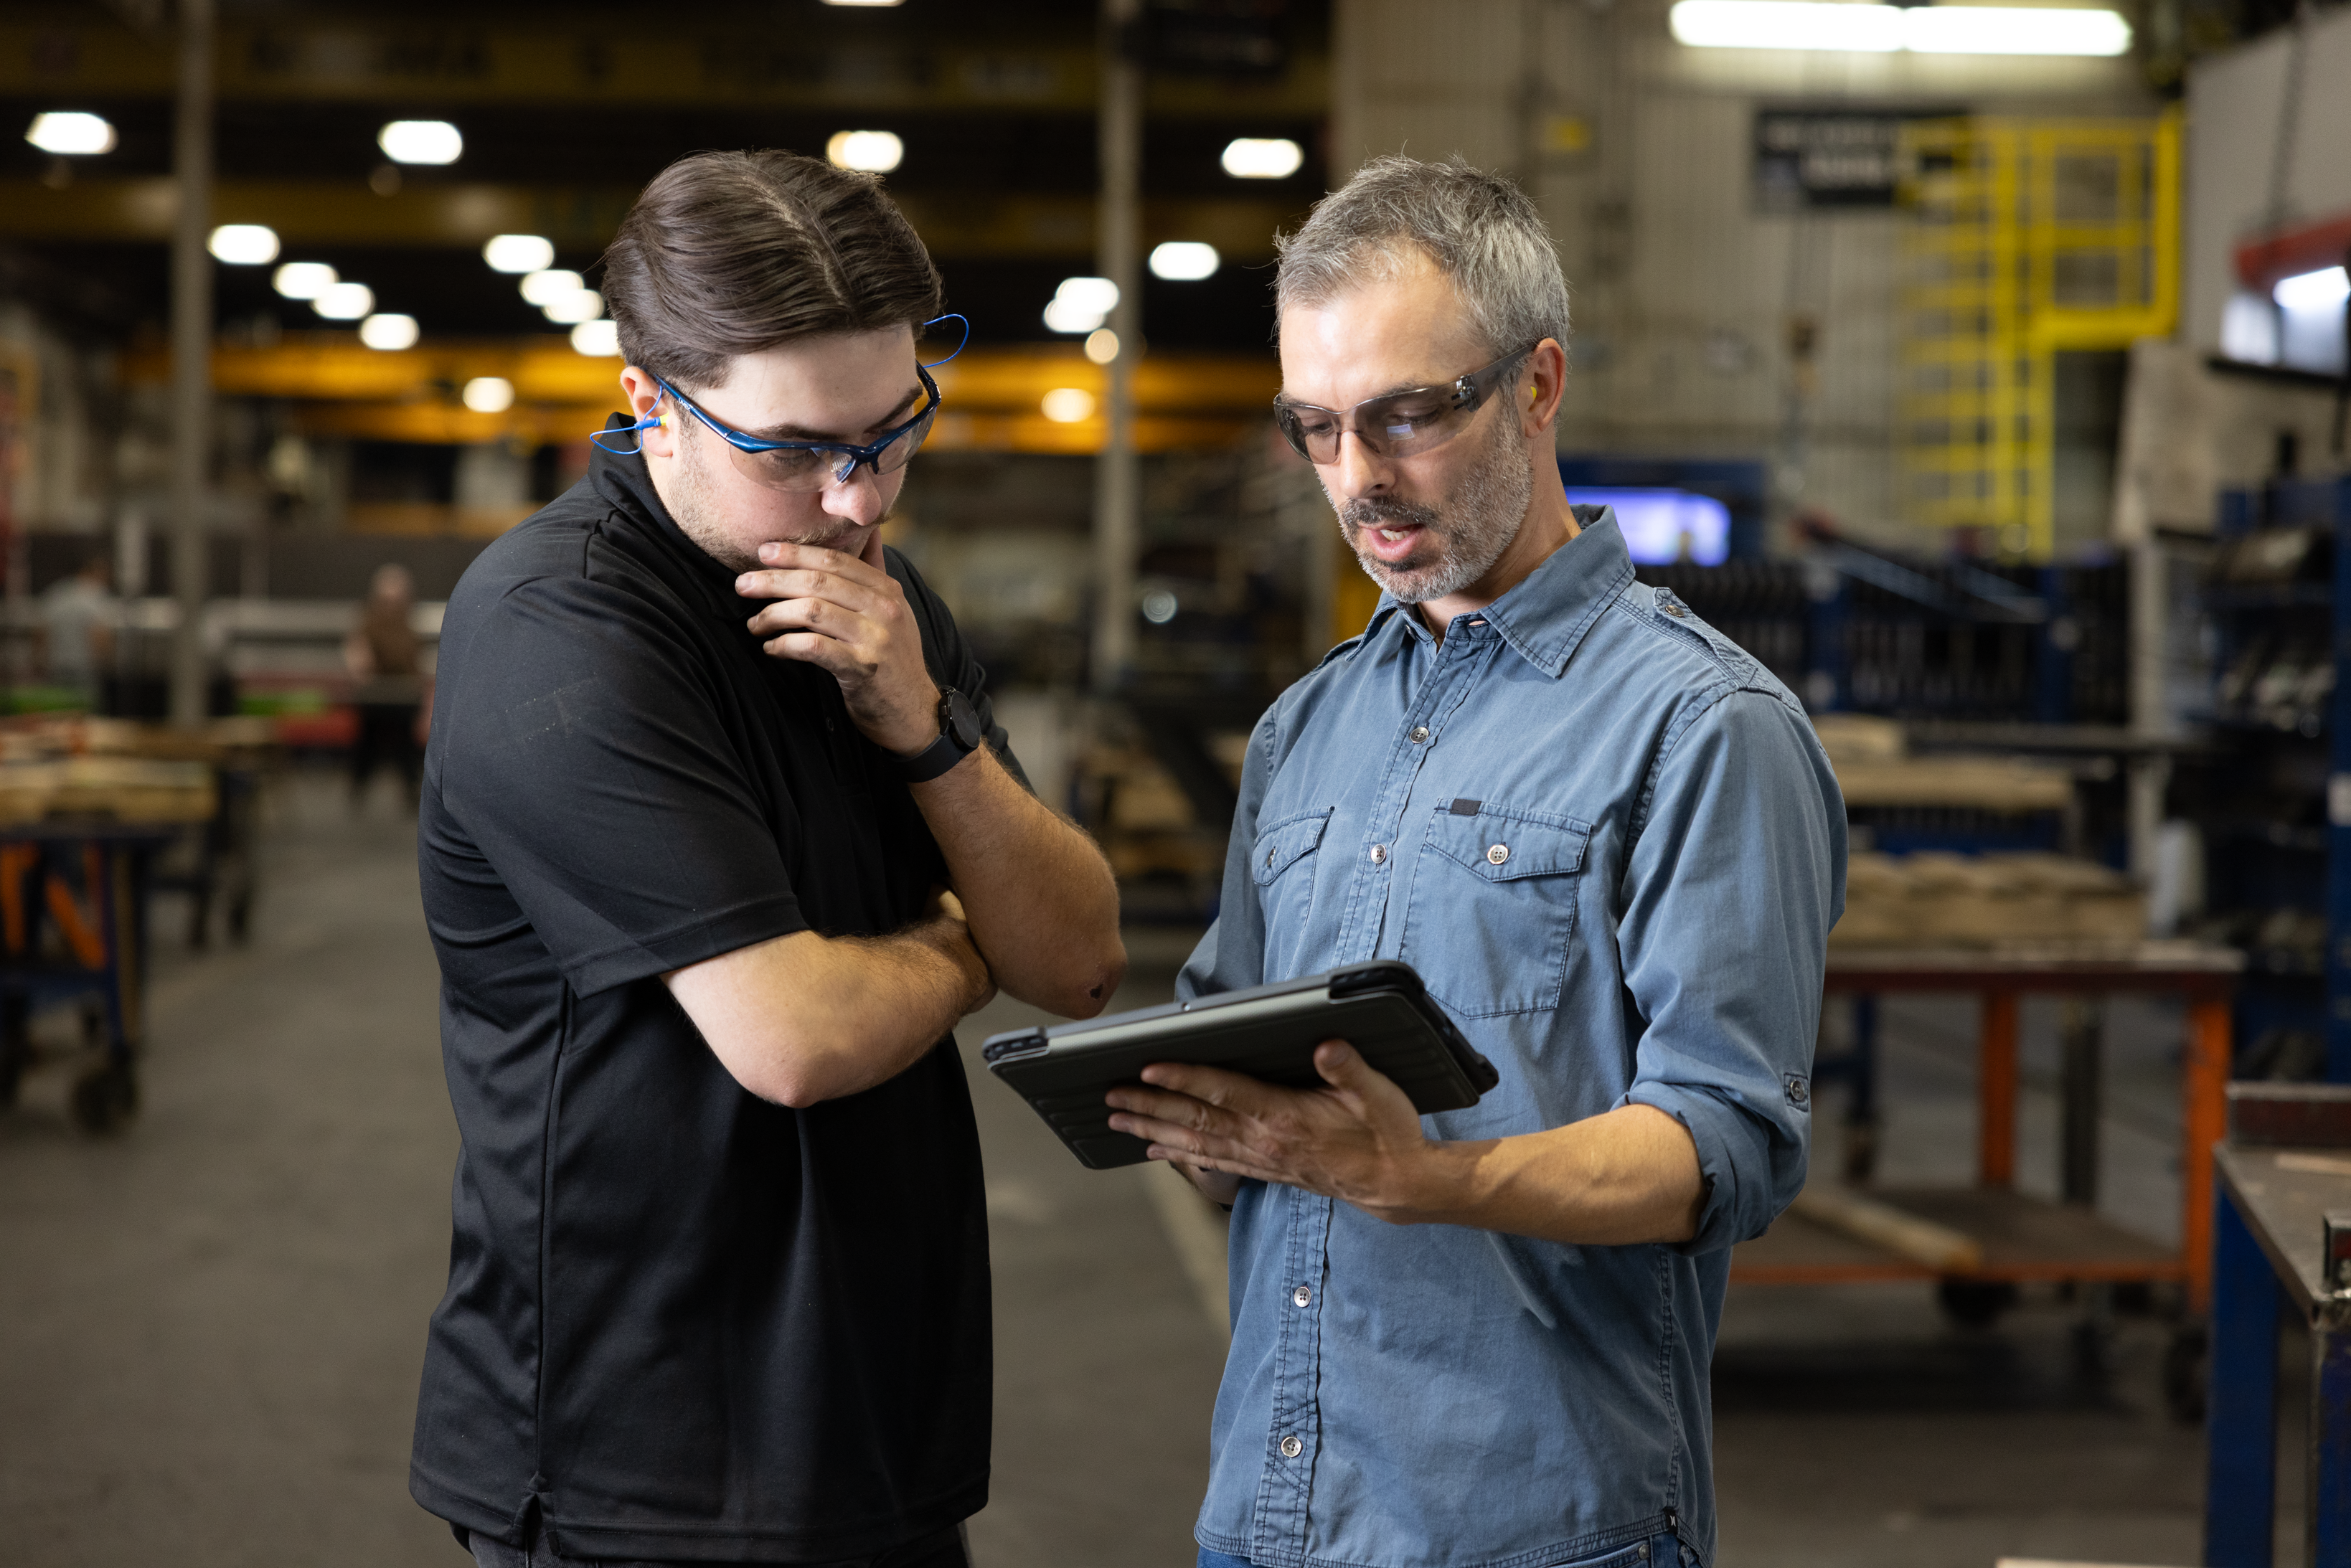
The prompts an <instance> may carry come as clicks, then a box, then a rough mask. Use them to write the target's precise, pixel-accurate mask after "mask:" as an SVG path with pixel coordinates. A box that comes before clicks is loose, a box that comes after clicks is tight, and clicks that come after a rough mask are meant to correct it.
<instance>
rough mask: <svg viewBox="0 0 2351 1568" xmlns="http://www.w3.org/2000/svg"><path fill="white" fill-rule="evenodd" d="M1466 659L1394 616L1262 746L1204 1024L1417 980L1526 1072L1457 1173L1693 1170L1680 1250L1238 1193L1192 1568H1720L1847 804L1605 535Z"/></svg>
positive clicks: (1822, 769)
mask: <svg viewBox="0 0 2351 1568" xmlns="http://www.w3.org/2000/svg"><path fill="white" fill-rule="evenodd" d="M1576 513H1577V518H1578V521H1579V522H1580V523H1582V525H1583V532H1582V533H1581V534H1579V535H1578V536H1577V537H1576V538H1574V539H1573V540H1572V541H1571V542H1569V543H1568V544H1567V545H1566V546H1565V547H1563V548H1562V549H1560V550H1558V551H1557V552H1556V553H1554V554H1553V555H1552V557H1551V558H1550V559H1548V560H1546V561H1545V562H1544V563H1543V564H1542V565H1541V567H1539V568H1538V569H1536V570H1535V571H1534V573H1533V574H1532V575H1531V576H1530V577H1529V578H1527V580H1525V581H1523V582H1521V583H1520V584H1519V585H1518V586H1517V587H1515V588H1513V589H1512V590H1510V592H1508V593H1506V594H1504V595H1503V596H1502V597H1501V598H1499V599H1498V600H1496V601H1494V602H1493V603H1492V604H1491V605H1489V606H1488V607H1487V608H1486V609H1485V610H1483V611H1480V612H1473V613H1471V614H1468V615H1463V616H1460V617H1458V618H1457V619H1456V620H1455V621H1454V622H1453V623H1452V627H1451V630H1450V631H1449V632H1447V634H1446V637H1445V639H1444V641H1443V642H1442V643H1438V642H1437V640H1436V639H1434V638H1433V637H1431V636H1430V635H1429V632H1428V631H1427V629H1426V627H1425V626H1423V625H1422V623H1421V622H1420V620H1419V618H1418V617H1417V616H1416V615H1415V614H1414V613H1412V612H1410V611H1408V610H1406V609H1405V607H1403V606H1401V605H1399V604H1398V603H1396V602H1395V601H1394V600H1392V599H1387V598H1383V599H1382V600H1381V601H1380V605H1379V608H1378V610H1377V611H1376V612H1374V614H1373V616H1372V620H1371V623H1370V625H1369V626H1368V627H1367V628H1366V629H1365V630H1364V633H1363V635H1362V636H1360V637H1358V638H1356V639H1354V640H1353V641H1352V642H1350V643H1342V644H1341V645H1340V646H1339V647H1338V648H1336V649H1334V650H1333V651H1332V653H1331V654H1330V655H1329V656H1328V657H1327V658H1325V659H1324V660H1323V662H1322V664H1320V665H1319V666H1318V667H1317V668H1316V669H1315V670H1314V671H1313V672H1312V673H1311V674H1309V675H1307V676H1306V677H1305V678H1304V679H1303V680H1301V681H1300V682H1299V683H1298V684H1297V685H1294V686H1292V687H1290V690H1289V691H1287V692H1285V693H1283V694H1282V695H1281V697H1280V700H1279V701H1277V702H1276V703H1275V704H1274V706H1273V707H1272V708H1271V709H1270V711H1269V712H1268V713H1267V714H1266V716H1264V718H1263V719H1262V720H1260V721H1259V724H1258V727H1257V729H1256V731H1255V732H1254V734H1253V735H1252V736H1251V737H1250V740H1249V755H1248V761H1247V763H1246V766H1245V768H1244V769H1243V772H1242V779H1241V799H1240V808H1239V811H1238V815H1237V816H1236V818H1235V820H1234V823H1233V837H1232V848H1231V852H1230V854H1229V856H1228V860H1227V862H1226V869H1225V883H1224V901H1223V904H1222V905H1221V909H1220V913H1219V918H1218V919H1217V923H1216V924H1215V925H1213V926H1211V927H1210V928H1209V931H1208V933H1207V936H1206V937H1205V938H1204V939H1203V940H1202V942H1201V944H1200V946H1199V948H1198V949H1197V950H1196V952H1195V953H1194V954H1193V955H1192V957H1191V959H1190V961H1189V962H1188V963H1187V964H1186V966H1185V968H1184V971H1183V974H1182V975H1181V977H1179V979H1178V981H1177V986H1176V990H1177V994H1178V995H1179V996H1183V997H1186V998H1189V997H1195V996H1204V995H1208V994H1211V993H1215V992H1218V991H1225V990H1231V989H1236V988H1240V987H1243V986H1253V985H1259V984H1261V983H1266V982H1270V981H1275V980H1281V979H1288V978H1292V977H1297V976H1301V975H1311V974H1314V973H1316V972H1318V971H1321V970H1323V969H1328V968H1332V967H1335V966H1338V965H1342V964H1352V963H1358V962H1362V961H1364V960H1366V959H1371V958H1402V959H1404V960H1405V962H1407V963H1409V964H1411V965H1412V966H1413V967H1414V968H1416V969H1417V970H1418V971H1419V972H1420V974H1421V976H1422V977H1423V978H1424V980H1425V981H1426V984H1427V987H1428V989H1429V991H1430V992H1431V994H1433V995H1434V996H1435V997H1436V998H1437V1000H1439V1001H1440V1002H1442V1003H1443V1004H1444V1006H1445V1008H1446V1010H1447V1012H1449V1013H1450V1014H1451V1015H1452V1016H1453V1017H1454V1019H1456V1020H1458V1023H1459V1024H1460V1026H1461V1029H1462V1030H1463V1032H1464V1033H1465V1034H1467V1035H1468V1038H1469V1040H1470V1041H1471V1042H1472V1043H1473V1044H1474V1045H1476V1046H1477V1048H1478V1049H1479V1051H1483V1052H1484V1053H1485V1054H1486V1055H1487V1056H1488V1057H1489V1059H1491V1060H1492V1061H1493V1063H1494V1065H1495V1066H1496V1067H1497V1068H1499V1070H1500V1072H1501V1083H1500V1086H1499V1087H1498V1088H1496V1089H1494V1090H1493V1091H1491V1092H1489V1093H1488V1094H1487V1095H1486V1096H1485V1097H1484V1098H1483V1099H1482V1100H1481V1101H1480V1102H1479V1103H1478V1104H1477V1105H1475V1106H1473V1107H1471V1108H1470V1109H1468V1110H1466V1111H1452V1112H1446V1113H1440V1114H1436V1115H1431V1116H1426V1117H1424V1118H1423V1119H1422V1125H1423V1127H1424V1128H1425V1129H1426V1132H1427V1134H1428V1135H1429V1136H1431V1137H1434V1138H1446V1139H1465V1138H1489V1137H1500V1136H1508V1135H1510V1134H1520V1133H1534V1132H1540V1131H1542V1130H1544V1129H1547V1128H1552V1127H1558V1126H1562V1125H1564V1124H1567V1123H1570V1122H1576V1121H1581V1120H1583V1118H1585V1117H1587V1116H1595V1115H1598V1114H1600V1113H1603V1112H1605V1111H1608V1110H1610V1109H1612V1108H1614V1107H1615V1106H1619V1105H1624V1104H1628V1103H1639V1104H1645V1105H1653V1106H1656V1108H1657V1109H1658V1110H1661V1111H1663V1112H1665V1113H1667V1114H1669V1115H1671V1116H1673V1117H1674V1118H1675V1119H1676V1120H1677V1121H1679V1122H1680V1123H1681V1124H1682V1125H1683V1126H1684V1127H1686V1128H1687V1129H1688V1130H1689V1134H1690V1137H1691V1138H1692V1140H1693V1141H1694V1142H1695V1143H1696V1145H1697V1146H1698V1166H1699V1169H1700V1170H1701V1171H1702V1172H1703V1174H1704V1176H1705V1182H1706V1197H1705V1201H1704V1205H1703V1208H1702V1210H1701V1212H1700V1216H1699V1218H1698V1234H1697V1237H1696V1238H1695V1239H1693V1240H1691V1241H1688V1242H1686V1243H1683V1244H1681V1245H1678V1246H1666V1245H1654V1246H1626V1247H1572V1246H1565V1245H1562V1244H1558V1243H1554V1242H1550V1241H1541V1240H1535V1239H1529V1238H1526V1237H1520V1236H1505V1235H1501V1234H1499V1233H1495V1232H1490V1231H1483V1230H1473V1229H1468V1228H1461V1227H1458V1226H1448V1225H1422V1226H1411V1227H1396V1226H1390V1225H1388V1224H1385V1223H1384V1222H1383V1221H1380V1220H1377V1219H1374V1218H1371V1217H1369V1216H1368V1215H1365V1214H1364V1213H1363V1212H1362V1211H1361V1210H1359V1209H1355V1208H1353V1207H1349V1206H1347V1205H1346V1204H1343V1203H1334V1202H1333V1201H1332V1200H1331V1199H1329V1198H1324V1197H1314V1196H1313V1195H1311V1194H1310V1193H1307V1192H1304V1191H1302V1190H1301V1189H1299V1188H1296V1187H1291V1186H1270V1185H1267V1184H1265V1183H1261V1182H1255V1181H1245V1182H1243V1183H1242V1184H1241V1189H1240V1194H1239V1197H1238V1201H1237V1202H1236V1203H1235V1205H1234V1208H1233V1228H1232V1243H1231V1260H1232V1270H1231V1278H1232V1294H1231V1311H1232V1319H1233V1343H1232V1352H1231V1355H1230V1357H1229V1359H1228V1361H1227V1363H1226V1365H1225V1375H1224V1382H1223V1385H1222V1387H1221V1388H1220V1389H1219V1391H1218V1393H1217V1406H1216V1415H1215V1417H1214V1425H1213V1431H1212V1434H1211V1438H1210V1450H1211V1458H1210V1477H1209V1482H1208V1493H1207V1501H1206V1502H1205V1503H1204V1504H1203V1505H1202V1508H1201V1511H1200V1519H1199V1525H1198V1529H1197V1531H1196V1534H1197V1538H1198V1540H1199V1542H1200V1543H1201V1544H1202V1545H1203V1546H1206V1547H1207V1548H1209V1549H1210V1550H1212V1551H1216V1552H1228V1553H1230V1554H1232V1555H1234V1556H1238V1557H1243V1558H1246V1559H1248V1560H1249V1562H1251V1563H1257V1564H1259V1565H1260V1568H1438V1565H1442V1568H1539V1565H1548V1564H1553V1563H1573V1562H1576V1561H1578V1560H1580V1559H1583V1558H1586V1557H1590V1556H1593V1555H1596V1554H1600V1553H1604V1552H1609V1551H1611V1550H1612V1549H1615V1548H1619V1547H1623V1548H1625V1549H1626V1550H1630V1544H1629V1543H1632V1542H1639V1541H1642V1540H1645V1539H1647V1538H1650V1537H1652V1536H1655V1535H1656V1534H1659V1533H1661V1532H1667V1533H1672V1534H1675V1535H1677V1536H1678V1538H1679V1539H1680V1540H1681V1541H1682V1542H1684V1543H1685V1544H1686V1546H1687V1548H1689V1549H1690V1551H1691V1552H1692V1553H1693V1554H1694V1555H1695V1556H1696V1557H1697V1558H1698V1560H1699V1561H1701V1562H1707V1561H1711V1559H1712V1557H1713V1553H1714V1535H1715V1528H1714V1486H1713V1474H1712V1468H1711V1443H1710V1434H1711V1426H1712V1417H1711V1400H1710V1397H1709V1391H1708V1364H1709V1362H1710V1361H1711V1359H1712V1356H1713V1352H1714V1337H1715V1331H1716V1325H1717V1323H1718V1322H1719V1318H1720V1313H1721V1308H1722V1298H1723V1291H1724V1287H1725V1284H1726V1282H1727V1281H1728V1279H1729V1270H1730V1250H1729V1249H1730V1247H1731V1245H1732V1244H1733V1243H1734V1242H1737V1241H1740V1240H1743V1239H1748V1238H1750V1237H1753V1236H1757V1235H1760V1234H1761V1232H1762V1230H1763V1229H1764V1228H1765V1227H1766V1226H1768V1225H1769V1224H1770V1223H1771V1220H1772V1218H1774V1217H1775V1216H1777V1215H1778V1214H1779V1213H1780V1211H1781V1210H1782V1208H1783V1207H1786V1206H1787V1204H1788V1203H1789V1201H1790V1200H1791V1199H1792V1198H1793V1197H1795V1195H1796V1193H1797V1191H1798V1189H1799V1188H1801V1187H1802V1185H1803V1179H1804V1163H1805V1155H1806V1150H1807V1146H1808V1144H1809V1141H1810V1137H1811V1118H1810V1115H1809V1113H1810V1110H1811V1094H1810V1089H1809V1074H1810V1072H1811V1070H1812V1054H1813V1030H1814V1027H1815V1025H1816V1024H1817V1022H1818V1020H1819V1015H1820V1004H1821V980H1822V969H1823V962H1824V956H1825V949H1826V944H1827V940H1828V933H1829V927H1830V926H1831V925H1834V923H1835V921H1836V918H1837V916H1838V915H1839V914H1840V913H1841V912H1842V909H1843V905H1844V868H1845V823H1844V799H1843V797H1842V796H1841V795H1840V794H1839V793H1838V790H1837V786H1836V779H1835V777H1834V774H1832V773H1831V771H1830V769H1829V763H1828V758H1827V757H1826V756H1825V755H1824V754H1823V752H1822V750H1821V747H1820V744H1819V742H1818V740H1817V739H1816V738H1815V737H1814V736H1813V729H1812V726H1811V725H1810V724H1809V723H1808V722H1807V721H1806V719H1805V716H1804V712H1803V709H1802V706H1800V705H1799V704H1798V703H1797V701H1796V699H1795V698H1794V697H1793V696H1792V695H1790V694H1789V692H1788V690H1787V688H1786V687H1784V686H1782V685H1781V684H1780V683H1779V682H1778V681H1777V680H1775V679H1773V678H1772V676H1771V674H1769V673H1768V672H1766V671H1765V670H1763V669H1762V668H1761V666H1759V665H1758V664H1756V663H1755V661H1754V660H1753V659H1751V658H1750V657H1748V655H1747V654H1746V653H1742V652H1741V651H1740V649H1739V648H1738V646H1737V645H1736V644H1734V643H1731V642H1729V640H1728V639H1727V638H1725V637H1723V636H1722V635H1721V634H1720V633H1719V632H1715V631H1714V630H1712V629H1711V628H1709V627H1708V626H1707V625H1706V624H1705V623H1704V622H1700V621H1699V620H1698V618H1697V617H1696V616H1695V615H1693V614H1691V613H1690V612H1689V610H1688V608H1687V606H1686V605H1684V604H1682V603H1681V602H1680V601H1678V600H1677V599H1675V598H1674V597H1673V596H1672V595H1671V594H1670V593H1668V592H1666V591H1662V590H1653V589H1651V588H1648V587H1646V586H1644V585H1642V584H1641V583H1639V582H1637V581H1635V579H1634V575H1633V566H1632V561H1631V559H1629V558H1628V557H1627V555H1626V554H1625V541H1624V538H1623V536H1622V534H1621V533H1620V532H1619V531H1618V529H1617V527H1616V521H1615V518H1614V515H1613V514H1611V513H1609V512H1608V511H1606V510H1605V509H1604V508H1595V507H1577V508H1576Z"/></svg>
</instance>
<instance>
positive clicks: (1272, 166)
mask: <svg viewBox="0 0 2351 1568" xmlns="http://www.w3.org/2000/svg"><path fill="white" fill-rule="evenodd" d="M1218 162H1222V163H1223V164H1224V166H1225V172H1226V173H1228V174H1230V175H1231V176H1232V177H1233V178H1234V179H1236V180H1287V179H1289V178H1290V176H1291V175H1292V174H1295V173H1297V172H1298V170H1299V166H1300V165H1301V164H1302V163H1304V162H1306V152H1305V149H1303V148H1301V147H1300V146H1299V145H1298V143H1297V142H1295V141H1291V140H1290V138H1289V137H1287V136H1236V137H1235V138H1233V139H1232V140H1231V141H1228V142H1226V143H1225V153H1224V156H1223V158H1221V159H1220V160H1218Z"/></svg>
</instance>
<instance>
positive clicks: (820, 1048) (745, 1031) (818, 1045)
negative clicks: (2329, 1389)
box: [662, 918, 988, 1108]
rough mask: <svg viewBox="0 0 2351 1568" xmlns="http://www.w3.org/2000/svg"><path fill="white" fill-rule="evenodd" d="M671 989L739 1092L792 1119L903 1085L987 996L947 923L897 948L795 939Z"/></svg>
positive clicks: (899, 940) (691, 971)
mask: <svg viewBox="0 0 2351 1568" xmlns="http://www.w3.org/2000/svg"><path fill="white" fill-rule="evenodd" d="M958 945H959V946H961V947H962V949H963V953H962V954H961V955H958V954H957V952H956V947H957V946H958ZM662 978H663V979H664V981H666V982H667V983H668V985H669V988H670V991H671V993H672V994H673V995H674V996H675V997H676V998H677V1000H678V1004H679V1005H680V1006H681V1007H683V1008H684V1009H685V1012H686V1016H687V1017H689V1018H691V1019H693V1020H694V1023H695V1028H697V1029H698V1030H701V1031H702V1037H703V1039H704V1040H707V1041H708V1042H709V1044H710V1049H711V1051H713V1052H714V1053H715V1054H716V1056H717V1057H718V1060H719V1061H720V1062H721V1063H722V1064H723V1065H724V1066H725V1067H726V1070H727V1071H729V1072H731V1073H733V1074H734V1076H735V1079H736V1081H737V1082H739V1083H741V1084H742V1085H743V1087H744V1088H746V1089H747V1090H749V1091H750V1092H752V1093H754V1094H757V1095H758V1096H759V1097H760V1098H761V1099H763V1100H772V1101H775V1102H776V1103H779V1104H784V1105H790V1106H793V1107H795V1108H799V1107H806V1106H809V1105H813V1104H816V1103H819V1102H820V1101H825V1100H837V1099H840V1098H841V1097H842V1096H843V1095H847V1094H854V1093H857V1092H860V1091H861V1090H865V1089H871V1088H872V1087H873V1086H874V1085H875V1084H877V1083H883V1082H888V1081H889V1080H890V1079H892V1078H894V1077H896V1076H897V1075H898V1074H899V1073H901V1072H904V1071H905V1070H906V1069H907V1068H909V1067H911V1066H913V1065H914V1063H915V1062H916V1061H920V1060H921V1059H922V1058H923V1057H924V1056H925V1055H926V1054H928V1053H929V1051H930V1050H931V1049H932V1047H934V1046H935V1045H936V1044H937V1043H938V1041H939V1040H940V1039H941V1038H942V1037H943V1036H945V1035H946V1033H947V1032H948V1031H949V1030H952V1029H954V1027H955V1025H956V1020H957V1019H960V1018H962V1017H963V1015H964V1014H965V1013H966V1012H967V1011H969V1010H970V1009H972V1008H974V1007H977V1006H978V1005H979V1004H980V1003H981V1002H982V1001H985V1000H986V998H987V989H988V988H987V972H986V970H985V969H984V968H983V967H980V965H979V961H978V956H977V953H975V952H973V951H972V948H971V944H970V943H969V942H968V941H967V940H966V939H965V937H964V936H962V935H961V933H960V930H959V929H958V925H957V923H956V922H954V921H952V920H946V919H941V918H933V919H930V920H925V921H923V922H921V923H919V924H917V925H913V926H909V927H908V928H907V929H906V930H904V931H902V932H899V933H897V934H895V935H893V936H878V937H824V936H818V935H817V934H816V933H815V932H812V931H802V932H797V933H795V934H793V935H792V936H778V937H777V938H775V939H774V940H773V941H768V942H762V943H758V944H757V945H756V946H750V947H745V948H742V949H739V950H738V951H736V952H733V953H727V954H724V955H722V956H718V957H716V958H712V959H709V960H706V961H705V962H703V963H700V964H695V965H692V966H690V967H686V968H684V969H677V970H673V971H672V972H671V973H669V974H667V975H664V976H663V977H662Z"/></svg>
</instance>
